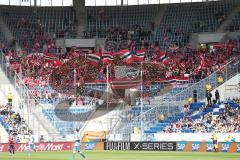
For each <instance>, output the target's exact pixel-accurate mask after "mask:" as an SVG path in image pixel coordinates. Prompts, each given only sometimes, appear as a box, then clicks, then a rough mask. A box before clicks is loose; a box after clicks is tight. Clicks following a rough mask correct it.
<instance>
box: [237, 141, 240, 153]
mask: <svg viewBox="0 0 240 160" xmlns="http://www.w3.org/2000/svg"><path fill="white" fill-rule="evenodd" d="M237 152H240V142H238V143H237Z"/></svg>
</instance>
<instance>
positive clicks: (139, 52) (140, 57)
mask: <svg viewBox="0 0 240 160" xmlns="http://www.w3.org/2000/svg"><path fill="white" fill-rule="evenodd" d="M144 56H145V49H140V50H137V51H136V53H135V54H134V55H133V60H134V62H142V61H143V60H144Z"/></svg>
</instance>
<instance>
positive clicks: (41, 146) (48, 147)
mask: <svg viewBox="0 0 240 160" xmlns="http://www.w3.org/2000/svg"><path fill="white" fill-rule="evenodd" d="M35 146H36V149H37V151H68V150H71V149H72V143H70V142H53V143H36V144H35ZM14 147H15V151H16V152H26V151H27V149H28V144H26V143H25V144H15V145H14ZM0 152H8V144H6V143H5V144H0Z"/></svg>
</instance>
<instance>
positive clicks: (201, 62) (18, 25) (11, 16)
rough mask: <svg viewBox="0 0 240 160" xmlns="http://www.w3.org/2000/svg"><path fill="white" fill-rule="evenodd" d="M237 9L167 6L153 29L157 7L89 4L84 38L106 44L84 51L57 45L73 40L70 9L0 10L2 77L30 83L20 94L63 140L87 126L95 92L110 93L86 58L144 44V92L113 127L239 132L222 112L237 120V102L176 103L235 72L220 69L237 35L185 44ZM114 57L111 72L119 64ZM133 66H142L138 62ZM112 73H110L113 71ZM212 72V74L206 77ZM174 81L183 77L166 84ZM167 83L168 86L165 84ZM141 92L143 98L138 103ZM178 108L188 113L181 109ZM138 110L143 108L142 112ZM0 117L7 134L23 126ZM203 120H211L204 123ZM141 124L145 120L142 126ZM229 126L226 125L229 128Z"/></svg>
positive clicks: (230, 4) (228, 5)
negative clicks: (5, 31)
mask: <svg viewBox="0 0 240 160" xmlns="http://www.w3.org/2000/svg"><path fill="white" fill-rule="evenodd" d="M234 7H235V3H234V1H217V2H206V3H187V4H171V5H170V4H169V5H167V9H166V11H165V13H164V15H163V17H162V19H161V22H160V25H159V26H155V22H154V20H155V19H154V17H155V16H156V13H157V11H158V6H156V5H150V6H137V7H136V6H127V7H106V8H102V7H87V8H86V16H87V26H86V31H85V33H84V36H83V38H105V39H106V40H105V48H104V49H103V48H95V49H89V50H88V52H89V53H86V52H84V51H83V50H82V49H78V48H76V47H74V46H72V48H70V49H69V50H65V49H64V48H62V47H61V46H57V44H56V40H57V39H62V38H63V39H64V38H76V37H78V35H77V33H76V28H77V21H78V20H77V18H76V13H75V10H74V9H73V8H72V7H51V8H49V7H41V8H37V9H35V8H32V7H17V6H14V7H10V8H7V9H4V8H3V9H1V11H0V16H1V17H2V18H3V19H4V22H5V23H6V24H7V26H8V27H9V29H10V31H11V32H12V33H13V35H14V36H15V39H13V40H12V42H10V43H11V44H10V45H8V43H9V42H7V41H6V40H5V38H4V34H3V33H2V32H0V49H3V52H1V53H2V55H1V56H2V57H1V62H2V65H5V67H6V68H7V70H6V71H7V72H6V74H8V75H9V73H11V74H16V77H15V78H16V79H15V81H16V84H17V85H16V86H17V87H16V89H17V90H19V88H18V87H19V86H21V85H24V87H26V88H27V92H25V90H24V91H23V92H25V93H22V94H23V95H24V96H28V94H27V93H31V96H32V97H33V99H34V102H35V103H36V104H35V107H36V106H38V107H41V109H42V110H41V111H42V113H43V115H44V116H45V117H46V118H47V120H48V121H49V122H50V123H51V125H52V126H54V127H55V128H56V129H57V130H58V133H59V135H61V136H62V137H66V136H67V135H69V134H72V131H73V130H74V128H76V127H78V128H82V127H83V126H84V121H86V120H87V119H88V117H89V116H90V115H91V113H93V112H94V109H95V108H93V107H92V106H97V105H96V104H98V103H99V102H98V100H97V99H98V98H99V97H98V95H103V94H104V93H103V92H104V91H106V90H107V85H106V84H105V83H103V84H101V85H98V84H95V82H96V81H98V82H101V81H103V82H105V81H106V79H107V72H106V70H105V69H106V68H104V67H103V66H104V65H103V63H102V62H101V64H99V65H98V66H97V67H96V66H94V65H91V64H90V63H89V59H88V56H89V55H90V54H94V55H97V54H100V55H102V54H103V53H105V51H109V52H108V53H112V52H113V53H119V51H122V50H123V49H127V50H128V51H129V53H131V54H132V55H134V54H136V52H137V51H139V49H140V48H141V49H144V54H145V55H144V56H145V59H144V60H142V61H143V64H142V68H143V70H142V72H143V73H142V74H143V75H142V79H143V81H144V82H142V85H144V86H143V88H142V90H141V92H142V93H141V94H137V95H136V97H135V99H134V101H135V102H136V103H135V104H134V103H133V104H131V105H130V104H128V105H129V106H130V107H129V108H128V109H127V110H126V112H125V113H124V114H123V117H122V118H121V119H120V120H119V121H121V122H122V123H119V124H120V125H119V126H117V127H116V126H115V128H114V129H113V131H112V132H115V131H116V132H119V133H124V134H128V135H129V134H131V132H132V130H133V126H135V127H138V128H141V129H142V130H144V133H146V134H153V133H158V132H167V133H171V132H182V133H189V132H213V130H215V131H217V132H239V128H237V127H236V124H231V125H230V126H229V124H228V123H229V122H228V121H226V120H225V121H223V120H222V119H224V118H223V117H225V119H226V118H227V119H228V120H229V121H230V122H232V121H235V120H237V118H236V117H237V116H238V114H239V113H237V109H239V101H236V100H233V101H234V103H233V102H230V101H228V102H226V103H224V102H221V103H219V104H214V105H213V106H209V105H205V103H204V102H198V103H192V104H191V105H187V107H186V106H184V107H183V105H182V103H180V104H178V103H177V102H178V101H184V100H186V99H187V98H189V97H190V95H192V93H193V90H198V89H199V92H200V91H202V90H204V89H205V87H203V86H205V85H206V84H207V83H214V84H213V85H212V86H213V87H214V88H216V87H218V86H219V85H220V84H217V82H216V77H219V76H222V78H223V81H225V80H229V79H230V78H231V76H234V75H236V73H235V72H236V70H235V68H234V67H232V68H231V67H228V68H227V69H226V70H230V71H232V70H233V71H232V72H233V73H232V72H230V73H229V72H228V73H226V72H225V70H222V68H223V67H226V65H228V63H231V62H233V61H234V60H238V59H239V40H238V39H230V40H228V41H226V42H222V43H221V42H219V43H214V44H210V45H207V46H204V47H203V46H200V45H199V46H197V48H192V47H191V46H189V45H188V43H189V40H190V36H191V34H192V33H203V32H215V31H216V30H217V29H218V28H219V26H220V25H221V24H222V23H223V22H224V21H225V20H226V19H227V17H228V15H229V14H230V13H231V11H232V10H233V8H234ZM239 21H240V19H239V15H237V16H236V17H235V18H234V19H233V22H232V24H231V25H230V26H229V28H228V29H227V30H234V31H237V30H238V24H239ZM15 43H17V44H19V45H20V46H21V49H20V50H16V49H14V48H13V47H14V44H15ZM114 58H115V59H114ZM114 58H113V60H112V62H111V69H113V68H114V67H115V66H118V65H122V64H124V62H123V61H121V60H119V59H117V58H116V57H114ZM100 59H101V58H100ZM102 59H103V58H102ZM102 59H101V60H102ZM3 62H4V63H3ZM128 65H129V64H128ZM133 67H135V68H140V64H137V65H135V66H134V65H133ZM231 69H232V70H231ZM110 74H111V75H114V74H115V73H114V71H110ZM211 76H214V78H215V79H211V78H212V77H211ZM172 79H178V80H179V79H180V80H179V81H184V82H182V84H178V83H171V82H168V81H171V80H172ZM166 81H167V83H168V84H167V85H166V84H165V83H164V82H166ZM185 81H186V82H185ZM154 82H156V83H154ZM203 82H204V83H203ZM83 83H88V84H86V86H85V87H86V91H87V92H84V91H85V88H81V87H82V86H81V84H83ZM199 84H200V85H199ZM169 86H170V87H169ZM191 87H192V88H191ZM194 87H195V88H194ZM200 88H202V89H200ZM78 89H79V90H78ZM78 92H79V93H81V94H79V93H78ZM82 92H84V94H83V93H82ZM187 92H189V93H187ZM78 94H79V95H78ZM90 94H91V95H92V96H90ZM183 94H184V95H183ZM199 94H202V95H200V97H201V99H200V100H203V99H204V98H205V96H203V91H202V92H200V93H199ZM141 96H143V97H144V100H143V103H144V104H143V107H142V108H141V98H140V97H141ZM203 97H204V98H203ZM122 99H123V98H122ZM122 99H121V100H122ZM62 102H69V105H68V106H69V107H70V109H66V108H59V109H54V108H55V107H56V106H58V105H59V104H61V103H62ZM162 102H169V103H168V104H162ZM107 103H108V102H107ZM173 103H175V104H173ZM89 106H90V107H89ZM183 108H186V110H187V112H186V111H184V112H182V109H183ZM13 113H14V112H13ZM141 113H144V116H143V117H142V116H141ZM82 114H84V116H82V117H81V116H80V118H81V120H80V122H79V120H78V119H77V120H76V119H72V118H70V117H73V118H79V117H76V115H78V116H79V115H82ZM161 114H164V115H166V116H165V120H163V121H161V122H159V116H160V115H161ZM14 115H15V113H14ZM59 116H60V117H61V118H63V119H65V120H62V119H60V118H59ZM1 117H2V118H1V119H0V120H2V121H1V122H2V124H3V126H4V127H5V129H6V130H7V131H9V130H10V129H9V126H11V125H12V124H15V123H16V124H15V126H18V127H17V129H16V132H18V130H19V129H18V128H19V125H20V127H21V125H26V124H25V123H24V124H18V123H17V122H11V121H12V120H13V119H14V118H11V116H9V113H7V115H5V114H2V116H1ZM9 117H10V118H9ZM229 117H231V118H229ZM68 118H69V119H68ZM3 119H4V121H3ZM6 119H7V120H6ZM208 119H214V120H211V122H209V121H208ZM14 120H15V119H14ZM141 121H144V123H146V124H145V126H144V128H143V127H142V124H141V123H142V122H141ZM8 122H11V125H9V123H8ZM199 123H200V124H199ZM219 123H222V128H221V129H219V128H217V127H216V126H218V125H219ZM203 126H204V127H203ZM227 127H229V128H228V129H229V130H226V129H227ZM27 130H28V129H27ZM23 132H24V131H23Z"/></svg>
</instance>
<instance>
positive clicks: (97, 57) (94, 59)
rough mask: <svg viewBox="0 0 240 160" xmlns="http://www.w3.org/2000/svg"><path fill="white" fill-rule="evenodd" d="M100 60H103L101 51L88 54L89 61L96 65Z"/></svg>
mask: <svg viewBox="0 0 240 160" xmlns="http://www.w3.org/2000/svg"><path fill="white" fill-rule="evenodd" d="M100 60H101V57H100V53H95V54H88V55H87V61H88V63H89V64H92V65H94V66H96V65H98V63H99V61H100Z"/></svg>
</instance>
